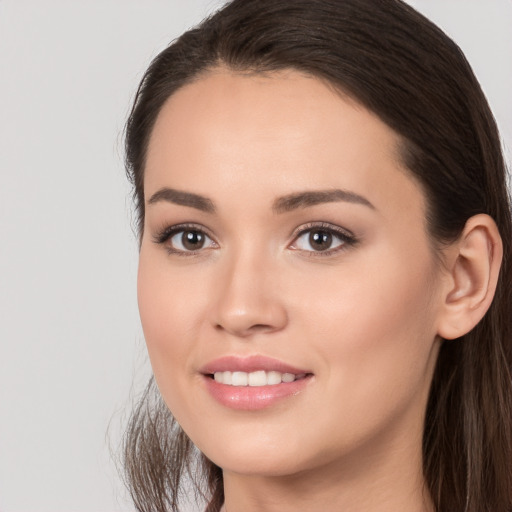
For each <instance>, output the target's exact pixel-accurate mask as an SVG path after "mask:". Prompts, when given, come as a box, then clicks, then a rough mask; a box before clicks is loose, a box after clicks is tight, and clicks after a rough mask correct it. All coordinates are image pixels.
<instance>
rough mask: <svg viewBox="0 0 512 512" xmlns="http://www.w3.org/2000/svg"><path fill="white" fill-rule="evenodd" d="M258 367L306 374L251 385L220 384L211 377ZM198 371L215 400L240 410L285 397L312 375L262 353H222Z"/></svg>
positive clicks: (260, 405) (262, 407)
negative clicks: (245, 355) (268, 384)
mask: <svg viewBox="0 0 512 512" xmlns="http://www.w3.org/2000/svg"><path fill="white" fill-rule="evenodd" d="M258 370H265V371H267V372H268V371H276V372H281V373H293V374H295V375H303V374H305V375H306V377H304V378H301V379H298V380H295V381H293V382H282V383H281V384H275V385H272V386H254V387H252V386H230V385H226V384H220V383H218V382H216V381H215V380H214V379H213V378H212V375H213V374H214V373H215V372H223V371H232V372H233V371H239V372H247V373H250V372H254V371H258ZM200 371H201V373H202V374H203V381H204V384H205V387H206V389H207V391H208V392H209V394H210V395H211V396H212V397H213V398H214V399H215V400H216V401H217V402H219V403H220V404H221V405H223V406H225V407H228V408H230V409H236V410H244V411H256V410H261V409H265V408H267V407H271V406H272V405H274V404H275V403H276V402H280V401H282V400H284V399H286V398H293V397H294V396H296V395H298V394H299V393H301V392H302V391H303V390H304V389H305V388H306V387H307V386H308V384H309V383H310V382H311V381H312V377H313V375H312V374H311V372H309V371H307V370H303V369H300V368H295V367H293V366H290V365H288V364H286V363H283V362H282V361H279V360H277V359H272V358H269V357H266V356H249V357H237V356H227V357H222V358H219V359H216V360H215V361H212V362H210V363H208V364H207V365H205V366H204V367H203V368H202V369H201V370H200Z"/></svg>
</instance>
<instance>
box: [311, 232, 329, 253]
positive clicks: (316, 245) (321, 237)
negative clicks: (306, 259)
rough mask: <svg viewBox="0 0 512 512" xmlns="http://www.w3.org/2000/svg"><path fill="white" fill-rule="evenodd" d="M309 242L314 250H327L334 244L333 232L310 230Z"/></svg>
mask: <svg viewBox="0 0 512 512" xmlns="http://www.w3.org/2000/svg"><path fill="white" fill-rule="evenodd" d="M308 242H309V245H310V246H311V248H312V249H313V250H314V251H327V250H328V249H330V248H331V245H332V234H331V233H329V232H328V231H320V230H318V231H310V232H309V237H308Z"/></svg>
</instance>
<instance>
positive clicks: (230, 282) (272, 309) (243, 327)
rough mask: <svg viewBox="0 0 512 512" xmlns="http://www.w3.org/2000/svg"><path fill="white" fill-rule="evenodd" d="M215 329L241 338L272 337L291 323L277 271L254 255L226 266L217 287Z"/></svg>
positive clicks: (214, 316)
mask: <svg viewBox="0 0 512 512" xmlns="http://www.w3.org/2000/svg"><path fill="white" fill-rule="evenodd" d="M216 290H217V291H216V300H215V306H214V312H213V322H214V327H215V328H216V329H217V330H221V331H224V332H226V333H229V334H231V335H233V336H236V337H239V338H248V337H250V336H253V335H255V334H257V333H272V332H276V331H279V330H281V329H283V328H284V327H285V326H286V324H287V322H288V315H287V311H286V307H285V300H284V297H283V296H282V293H280V287H279V285H278V278H277V275H276V269H273V268H272V264H271V263H269V262H266V263H265V262H264V261H263V260H262V258H261V257H258V256H257V255H252V256H248V257H242V256H240V257H238V258H234V259H233V260H232V261H230V262H225V267H224V269H223V272H220V273H219V275H218V280H217V287H216Z"/></svg>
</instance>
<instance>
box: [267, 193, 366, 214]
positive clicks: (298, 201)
mask: <svg viewBox="0 0 512 512" xmlns="http://www.w3.org/2000/svg"><path fill="white" fill-rule="evenodd" d="M339 201H344V202H347V203H354V204H361V205H363V206H367V207H368V208H371V209H372V210H375V209H376V208H375V206H373V204H372V203H370V201H368V199H366V198H365V197H363V196H360V195H359V194H356V193H355V192H350V191H349V190H341V189H334V190H314V191H306V192H298V193H294V194H289V195H286V196H283V197H279V198H278V199H276V200H275V201H274V204H273V206H272V210H273V211H274V212H275V213H286V212H290V211H292V210H296V209H298V208H308V207H310V206H315V205H317V204H322V203H335V202H339Z"/></svg>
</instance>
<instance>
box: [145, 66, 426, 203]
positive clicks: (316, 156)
mask: <svg viewBox="0 0 512 512" xmlns="http://www.w3.org/2000/svg"><path fill="white" fill-rule="evenodd" d="M400 143H401V139H400V137H399V136H398V135H397V134H396V133H395V132H394V131H393V130H391V129H390V128H389V127H388V126H387V125H386V124H385V123H383V122H382V121H381V120H380V119H379V118H378V117H376V116H375V115H374V114H372V113H371V112H369V111H368V110H367V109H365V108H364V107H363V106H361V105H360V104H359V103H357V102H356V101H355V100H353V99H352V98H349V97H346V96H344V95H342V94H341V93H339V92H337V91H335V90H334V88H332V87H330V86H329V85H326V84H325V83H324V82H322V81H321V80H319V79H316V78H312V77H309V76H305V75H303V74H301V73H299V72H296V71H285V72H279V73H274V74H266V75H258V74H250V75H248V74H239V73H234V72H230V71H227V70H223V69H219V70H215V71H212V72H210V73H208V74H207V75H204V76H202V77H201V78H199V79H198V80H196V81H195V82H193V83H191V84H188V85H186V86H184V87H182V88H181V89H179V90H178V91H177V92H176V93H175V94H173V96H171V97H170V98H169V100H168V101H167V102H166V103H165V105H164V106H163V108H162V110H161V112H160V114H159V116H158V118H157V120H156V123H155V127H154V129H153V133H152V135H151V138H150V143H149V147H148V156H147V163H146V171H145V189H146V197H149V195H151V193H153V192H154V191H155V190H157V189H158V187H161V186H171V187H173V188H183V189H186V190H192V191H194V192H196V193H200V194H203V195H207V196H211V195H212V194H215V192H216V191H217V190H218V192H219V193H221V192H224V191H226V190H230V191H232V192H236V193H237V194H242V195H243V194H247V193H248V192H251V193H252V196H253V197H255V198H256V196H257V195H258V193H259V192H262V193H263V195H265V196H266V197H268V196H278V195H282V194H286V193H290V192H293V191H297V190H301V189H306V188H307V189H311V188H316V189H327V188H330V187H337V188H344V189H355V190H356V191H357V192H358V193H364V194H367V195H370V196H374V201H376V202H377V203H385V202H389V201H390V200H393V197H395V198H396V197H397V196H398V195H404V194H407V193H408V192H410V191H412V190H414V192H415V194H416V196H415V198H414V199H415V201H417V200H418V198H419V199H420V200H421V194H420V196H417V195H418V193H419V190H418V189H417V187H416V184H415V183H414V182H413V180H412V179H411V178H410V176H409V175H408V173H407V171H406V170H405V169H404V168H403V166H402V164H401V161H400V157H399V151H398V148H399V146H400ZM409 189H410V190H409ZM408 197H409V198H410V197H411V196H410V195H406V197H405V198H404V200H405V202H406V203H407V198H408ZM370 201H372V200H371V199H370ZM374 201H372V202H374ZM374 204H375V203H374ZM402 207H403V208H404V209H407V208H408V205H407V204H404V205H402Z"/></svg>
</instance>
